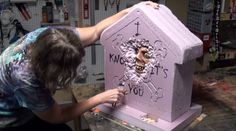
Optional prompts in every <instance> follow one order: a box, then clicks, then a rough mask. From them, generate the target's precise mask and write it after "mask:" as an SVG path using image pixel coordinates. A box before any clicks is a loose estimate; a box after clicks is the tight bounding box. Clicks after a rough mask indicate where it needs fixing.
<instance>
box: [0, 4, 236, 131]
mask: <svg viewBox="0 0 236 131" xmlns="http://www.w3.org/2000/svg"><path fill="white" fill-rule="evenodd" d="M140 1H142V0H0V20H1V21H0V38H1V39H0V46H1V50H0V53H1V52H2V51H3V50H4V49H5V48H6V47H7V46H9V45H10V44H12V43H13V42H14V41H16V40H17V39H19V38H20V37H22V36H23V35H25V34H27V33H28V32H30V31H33V30H34V29H37V28H39V27H44V26H79V27H83V26H89V25H94V24H96V23H97V22H99V21H100V20H102V19H104V18H106V17H108V16H111V15H113V14H115V13H116V12H118V11H120V10H122V9H124V8H127V7H130V6H132V5H134V4H136V3H138V2H140ZM153 1H156V2H159V3H161V4H165V5H166V6H167V7H169V8H170V9H171V10H172V12H173V13H174V14H175V15H176V16H177V18H178V19H179V20H180V21H181V22H183V23H184V24H185V25H186V26H187V27H188V28H189V29H190V30H191V31H192V32H193V33H194V34H195V35H197V36H198V37H199V38H200V39H201V40H202V41H203V44H204V49H203V51H204V55H203V56H202V57H201V58H199V59H198V60H197V61H198V62H197V64H196V71H195V77H194V85H193V86H194V87H193V89H194V90H193V102H196V103H198V104H201V105H203V113H202V115H201V117H202V118H201V119H199V120H198V121H197V123H196V122H195V123H193V124H192V128H191V130H199V131H200V130H201V131H202V130H206V131H208V130H209V131H226V130H227V131H235V130H236V126H235V125H236V123H235V122H236V115H235V114H236V112H235V111H236V105H235V104H236V102H235V101H236V90H235V88H236V77H235V75H236V66H235V65H236V0H153ZM103 67H104V65H103V47H102V46H101V45H100V43H99V41H97V42H96V43H95V44H94V45H93V46H91V47H89V48H86V55H85V57H84V59H83V62H82V64H81V67H80V68H79V69H78V73H79V74H80V76H82V77H80V78H78V79H76V80H75V88H73V90H77V88H76V87H77V86H84V87H85V89H84V90H85V92H87V93H88V94H93V93H94V90H91V89H94V88H95V87H100V86H102V84H103V82H104V69H103ZM87 87H90V88H89V90H87V89H88V88H87ZM80 92H81V91H80ZM91 92H92V93H91ZM98 92H99V91H98ZM80 95H81V94H80ZM88 96H89V95H88ZM88 96H86V97H88ZM55 98H56V99H57V100H58V101H59V103H61V104H62V105H66V104H69V103H72V102H73V99H72V94H71V93H70V91H60V92H58V93H57V94H56V95H55ZM79 98H80V97H79ZM84 121H86V120H82V124H79V126H80V128H82V129H88V128H90V129H91V127H90V126H89V125H90V124H89V122H87V124H86V123H84ZM88 121H89V120H88ZM203 121H206V122H203ZM77 124H78V123H76V121H75V123H74V122H70V125H71V127H73V128H74V126H75V125H77ZM85 125H87V126H85ZM96 129H97V128H96ZM75 130H78V129H75ZM189 130H190V128H189Z"/></svg>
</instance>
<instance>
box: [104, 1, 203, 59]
mask: <svg viewBox="0 0 236 131" xmlns="http://www.w3.org/2000/svg"><path fill="white" fill-rule="evenodd" d="M137 17H138V18H139V19H142V20H143V21H145V22H146V23H148V25H149V26H150V28H149V30H150V31H152V32H151V33H154V34H153V35H157V36H158V37H161V39H162V41H164V44H165V45H166V46H167V47H168V49H169V50H170V51H171V52H172V53H173V54H174V55H175V56H176V63H178V64H182V63H184V62H185V61H188V60H192V59H195V58H197V57H200V56H201V55H202V50H203V49H202V48H203V47H202V46H203V45H202V41H201V40H200V39H199V38H198V37H196V36H195V35H194V34H193V33H191V32H190V31H189V29H188V28H187V27H185V25H184V24H182V23H181V21H179V20H178V18H177V17H176V16H174V15H173V13H172V12H171V11H170V10H169V9H168V8H167V7H166V6H164V5H160V7H159V9H154V8H152V7H150V6H147V5H144V4H137V5H135V6H134V7H133V9H132V10H131V11H130V12H129V13H128V14H127V15H126V16H124V17H123V18H121V19H120V20H119V21H117V22H116V23H114V24H113V25H111V26H110V27H108V28H107V29H105V30H104V31H103V33H102V35H101V43H102V44H103V45H104V44H106V42H105V41H106V40H107V39H108V38H109V37H111V36H112V35H113V34H116V33H117V32H118V31H119V30H120V29H122V28H124V26H125V25H127V23H128V22H129V21H132V19H134V18H137ZM151 33H150V34H151ZM104 46H105V47H106V45H104Z"/></svg>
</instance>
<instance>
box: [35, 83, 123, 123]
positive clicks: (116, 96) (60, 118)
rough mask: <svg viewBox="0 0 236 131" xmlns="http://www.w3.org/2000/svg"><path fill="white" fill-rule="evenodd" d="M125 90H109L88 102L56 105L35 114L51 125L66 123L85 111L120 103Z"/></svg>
mask: <svg viewBox="0 0 236 131" xmlns="http://www.w3.org/2000/svg"><path fill="white" fill-rule="evenodd" d="M124 93H125V90H124V89H121V88H119V89H118V88H117V89H112V90H107V91H105V92H103V93H100V94H98V95H96V96H94V97H91V98H90V99H88V100H85V101H82V102H79V103H75V104H72V105H70V106H66V107H61V106H59V105H58V104H57V103H55V104H54V105H53V106H52V107H51V108H49V109H47V110H45V111H42V112H34V113H35V114H36V115H37V116H38V117H39V118H41V119H42V120H44V121H47V122H49V123H64V122H68V121H70V120H73V119H75V118H76V117H78V116H80V115H81V114H83V113H84V112H85V111H87V110H89V109H91V108H93V107H95V106H97V105H99V104H101V103H114V102H118V101H119V100H120V98H121V97H123V96H124Z"/></svg>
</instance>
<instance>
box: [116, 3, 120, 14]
mask: <svg viewBox="0 0 236 131" xmlns="http://www.w3.org/2000/svg"><path fill="white" fill-rule="evenodd" d="M119 11H120V0H116V12H119Z"/></svg>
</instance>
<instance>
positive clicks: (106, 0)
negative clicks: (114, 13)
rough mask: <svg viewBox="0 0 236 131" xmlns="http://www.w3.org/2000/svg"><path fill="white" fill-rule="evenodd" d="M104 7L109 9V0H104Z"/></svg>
mask: <svg viewBox="0 0 236 131" xmlns="http://www.w3.org/2000/svg"><path fill="white" fill-rule="evenodd" d="M103 4H104V7H105V11H107V6H108V0H104V1H103Z"/></svg>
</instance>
